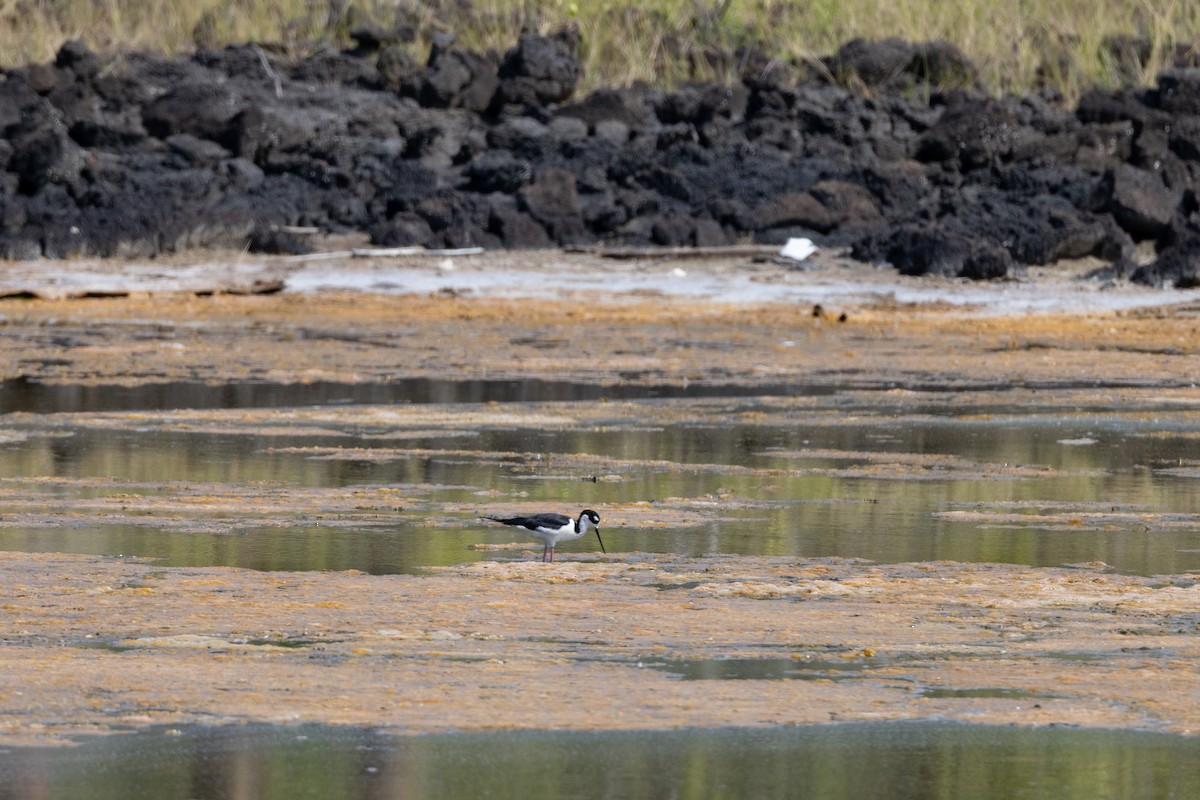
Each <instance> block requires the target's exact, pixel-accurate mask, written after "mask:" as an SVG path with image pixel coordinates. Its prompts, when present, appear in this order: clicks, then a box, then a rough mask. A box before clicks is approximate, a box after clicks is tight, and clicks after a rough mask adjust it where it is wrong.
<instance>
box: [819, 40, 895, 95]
mask: <svg viewBox="0 0 1200 800" xmlns="http://www.w3.org/2000/svg"><path fill="white" fill-rule="evenodd" d="M915 55H916V48H915V47H914V46H913V45H911V44H909V43H908V42H906V41H904V40H903V39H895V38H892V39H884V40H883V41H881V42H869V41H867V40H866V39H852V40H850V41H849V42H846V43H845V44H844V45H842V46H841V47H840V48H839V49H838V51H837V54H836V55H834V56H833V57H832V58H830V59H829V60H828V61H827V62H826V63H827V66H828V67H829V71H830V72H832V73H833V74H834V76H835V77H838V78H839V79H840V80H842V81H846V80H853V79H857V80H859V81H861V82H862V83H864V84H865V85H867V86H878V85H880V84H884V83H888V82H890V81H893V80H895V79H896V78H897V77H899V76H900V75H901V74H902V73H903V72H904V71H905V70H907V69H908V67H909V65H910V64H911V63H912V61H913V57H914V56H915Z"/></svg>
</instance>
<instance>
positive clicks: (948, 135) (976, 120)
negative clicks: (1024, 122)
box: [916, 98, 1020, 170]
mask: <svg viewBox="0 0 1200 800" xmlns="http://www.w3.org/2000/svg"><path fill="white" fill-rule="evenodd" d="M1019 137H1020V129H1019V127H1018V123H1017V121H1016V119H1014V118H1013V116H1012V115H1011V114H1010V113H1009V112H1008V110H1007V109H1006V108H1004V106H1003V105H1001V104H1000V103H998V102H997V101H995V100H992V99H990V98H985V99H978V100H966V101H964V102H961V103H957V104H955V105H952V106H949V107H948V108H947V109H946V110H945V112H944V113H943V114H942V117H941V119H939V120H938V122H937V124H936V125H934V126H933V127H932V128H931V129H930V130H929V131H927V132H926V133H925V134H924V135H923V136H922V137H921V140H920V143H919V144H918V146H917V152H916V156H917V158H918V159H919V160H921V161H954V162H956V163H957V164H958V165H960V166H961V169H963V170H971V169H978V168H980V167H987V166H991V165H992V164H993V163H994V162H996V161H998V160H1000V159H1002V158H1004V157H1006V156H1007V155H1008V154H1009V152H1010V151H1011V150H1012V148H1013V145H1014V144H1015V143H1016V142H1017V141H1018V139H1019Z"/></svg>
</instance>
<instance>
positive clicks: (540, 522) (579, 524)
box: [484, 508, 608, 561]
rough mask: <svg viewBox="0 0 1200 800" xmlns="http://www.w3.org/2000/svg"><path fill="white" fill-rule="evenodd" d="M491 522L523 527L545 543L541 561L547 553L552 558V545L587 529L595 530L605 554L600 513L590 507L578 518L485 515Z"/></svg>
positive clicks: (575, 536) (551, 515)
mask: <svg viewBox="0 0 1200 800" xmlns="http://www.w3.org/2000/svg"><path fill="white" fill-rule="evenodd" d="M484 519H490V520H491V521H492V522H502V523H504V524H505V525H511V526H513V527H514V528H524V529H525V530H527V531H529V533H530V534H532V535H533V538H535V539H537V540H538V541H539V542H542V543H543V545H545V546H544V547H543V548H542V561H546V560H547V559H546V555H547V554H549V555H550V558H549V560H550V561H553V560H554V546H555V545H556V544H558V543H559V542H570V541H574V540H575V539H582V538H583V537H584V536H586V535H587V532H588V531H589V530H593V531H595V532H596V540H597V541H598V542H600V552H602V553H605V554H607V553H608V551H607V550H605V549H604V540H603V539H601V538H600V515H599V514H597V513H596V512H595V511H592V510H591V509H590V508H589V509H587V510H586V511H581V512H580V514H579V519H575V520H573V519H571V518H570V517H568V516H564V515H563V514H534V515H533V516H532V517H485V518H484Z"/></svg>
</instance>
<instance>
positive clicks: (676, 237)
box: [650, 214, 696, 247]
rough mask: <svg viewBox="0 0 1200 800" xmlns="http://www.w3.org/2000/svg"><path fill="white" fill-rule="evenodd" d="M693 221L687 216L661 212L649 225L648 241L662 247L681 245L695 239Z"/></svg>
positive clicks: (690, 242)
mask: <svg viewBox="0 0 1200 800" xmlns="http://www.w3.org/2000/svg"><path fill="white" fill-rule="evenodd" d="M695 230H696V225H695V223H694V222H693V221H692V220H690V219H688V218H687V217H681V216H678V215H676V214H663V215H661V216H659V217H658V218H657V219H655V220H654V221H653V223H652V224H651V226H650V241H652V242H654V244H657V245H661V246H664V247H682V246H684V245H689V244H692V243H693V242H694V241H695Z"/></svg>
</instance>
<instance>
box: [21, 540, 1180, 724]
mask: <svg viewBox="0 0 1200 800" xmlns="http://www.w3.org/2000/svg"><path fill="white" fill-rule="evenodd" d="M0 571H2V572H3V579H4V585H5V586H6V587H7V592H6V595H7V599H6V602H5V603H4V615H3V618H2V619H3V622H2V623H0V625H2V629H0V640H2V641H3V643H4V646H3V647H0V673H2V674H4V675H5V676H6V679H5V687H6V688H5V689H4V691H3V692H0V737H2V740H3V741H5V742H8V743H17V742H26V743H28V742H31V741H46V740H56V739H59V738H61V737H66V736H70V735H75V734H79V733H84V732H94V731H109V730H123V729H129V728H131V727H140V726H145V725H150V724H181V725H182V724H187V723H195V722H203V723H218V722H220V723H227V722H247V721H255V722H273V723H289V722H296V721H301V720H303V721H309V722H314V721H315V722H323V723H330V724H354V725H369V726H376V727H380V728H383V729H387V730H394V731H396V732H430V731H447V730H488V729H494V728H556V729H576V730H579V729H598V728H603V729H635V728H656V729H661V728H675V727H684V726H721V725H741V726H758V725H786V724H803V723H815V722H829V721H831V720H842V721H851V720H857V721H878V720H889V719H925V718H938V719H953V720H964V721H971V722H980V723H983V722H987V723H1001V724H1010V723H1011V724H1021V725H1073V726H1074V725H1082V726H1103V727H1135V728H1144V729H1153V730H1163V731H1173V732H1189V731H1191V732H1194V731H1195V730H1196V729H1197V726H1200V714H1198V713H1197V710H1196V707H1195V705H1194V704H1190V703H1181V702H1179V700H1178V698H1180V697H1187V696H1191V695H1193V694H1195V693H1196V692H1197V691H1200V678H1198V677H1197V673H1196V671H1195V669H1194V668H1193V665H1194V663H1195V659H1196V658H1197V657H1198V656H1200V652H1198V650H1200V644H1197V642H1198V641H1200V639H1198V638H1197V636H1196V634H1197V631H1198V625H1200V602H1198V601H1197V594H1196V589H1195V588H1194V587H1193V586H1192V584H1191V582H1190V581H1188V582H1185V583H1180V582H1177V581H1176V580H1173V579H1150V578H1138V577H1130V576H1115V575H1104V574H1098V573H1096V572H1092V571H1088V570H1063V569H1040V570H1039V569H1029V568H1022V567H1008V566H993V565H964V564H953V563H926V564H898V565H890V566H875V565H870V564H864V563H853V562H847V561H844V560H835V559H817V560H804V559H791V558H750V557H709V558H683V559H681V558H675V557H670V556H647V555H638V554H628V555H621V556H613V557H601V558H597V557H594V556H578V557H576V558H575V559H574V560H572V561H565V562H559V563H556V564H554V565H550V564H541V563H535V562H530V561H516V562H504V561H484V562H479V563H476V564H471V565H464V566H458V567H447V568H439V569H435V570H433V571H432V574H431V575H429V576H424V577H417V576H401V575H393V576H369V575H364V574H361V573H354V572H339V573H264V572H255V571H247V570H232V569H217V568H210V569H163V568H160V567H156V566H154V565H148V564H139V563H135V562H132V561H128V560H120V559H111V558H107V559H106V558H99V559H98V558H91V557H84V556H66V555H20V554H2V555H0ZM780 665H790V666H780ZM581 709H586V710H587V712H586V713H581Z"/></svg>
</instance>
